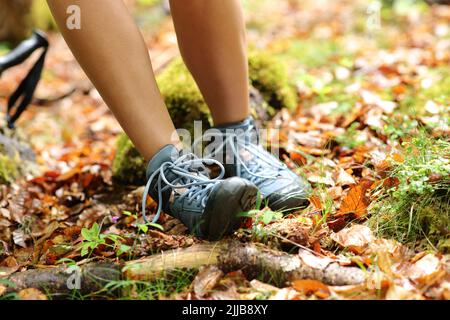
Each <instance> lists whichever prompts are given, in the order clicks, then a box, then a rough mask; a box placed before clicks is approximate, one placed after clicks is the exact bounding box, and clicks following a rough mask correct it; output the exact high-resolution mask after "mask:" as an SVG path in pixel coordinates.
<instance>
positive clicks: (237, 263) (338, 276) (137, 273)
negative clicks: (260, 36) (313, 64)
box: [8, 242, 365, 295]
mask: <svg viewBox="0 0 450 320" xmlns="http://www.w3.org/2000/svg"><path fill="white" fill-rule="evenodd" d="M212 264H217V265H218V266H219V268H220V269H222V270H223V271H224V272H230V271H234V270H239V269H241V270H242V271H243V272H244V274H245V275H246V276H247V277H248V278H249V280H250V279H254V278H256V277H259V276H261V275H263V276H264V278H265V279H266V280H267V281H269V282H272V283H275V284H277V285H287V284H288V283H289V282H291V281H294V280H297V279H314V280H319V281H322V282H324V283H326V284H329V285H351V284H358V283H362V282H363V281H364V279H365V275H364V272H363V271H362V270H360V269H359V268H355V267H343V266H340V265H339V264H338V263H336V262H330V263H327V264H326V265H324V264H323V263H319V264H318V266H311V264H310V263H309V264H308V263H307V262H305V261H304V260H303V259H302V257H301V256H300V255H292V254H287V253H284V252H279V251H275V250H271V249H268V248H266V247H264V246H262V245H254V244H248V243H240V242H223V243H220V242H219V243H214V244H213V243H209V244H208V243H207V244H197V245H194V246H192V247H189V248H185V249H176V250H170V251H167V252H162V253H159V254H155V255H152V256H150V257H147V258H143V259H140V260H133V261H129V262H127V263H125V265H119V264H114V263H89V264H86V265H83V266H80V269H78V271H74V270H73V268H72V269H70V267H67V266H59V267H55V268H49V269H34V270H28V271H24V272H20V273H16V274H13V275H11V276H10V277H9V278H8V280H9V281H10V282H12V283H13V284H14V286H13V287H11V288H10V289H9V291H18V290H21V289H25V288H37V289H40V290H42V291H44V292H47V293H50V294H56V295H67V294H71V293H73V289H75V288H77V287H78V288H79V290H80V293H82V294H89V293H93V292H97V291H99V290H101V289H102V288H103V287H104V286H105V285H106V284H107V283H108V282H111V281H118V280H121V279H127V280H139V281H151V280H154V279H155V278H157V277H161V276H164V273H166V272H169V271H171V270H174V269H181V268H186V269H197V268H199V267H201V266H204V265H212ZM77 281H78V282H77Z"/></svg>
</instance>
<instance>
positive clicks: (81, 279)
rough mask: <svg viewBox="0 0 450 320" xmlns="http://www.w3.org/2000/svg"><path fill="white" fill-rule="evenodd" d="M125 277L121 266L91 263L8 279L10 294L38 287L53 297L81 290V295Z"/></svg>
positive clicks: (35, 270)
mask: <svg viewBox="0 0 450 320" xmlns="http://www.w3.org/2000/svg"><path fill="white" fill-rule="evenodd" d="M121 277H122V274H121V266H120V265H119V264H114V263H104V262H103V263H99V262H97V263H96V262H92V263H88V264H86V265H83V266H80V267H78V268H73V267H67V266H59V267H56V268H48V269H32V270H27V271H23V272H17V273H15V274H13V275H11V276H10V277H9V278H8V280H9V282H11V283H12V285H11V286H9V287H8V292H16V291H20V290H22V289H26V288H36V289H39V290H41V291H42V292H45V293H50V294H52V296H67V295H70V294H72V293H73V292H74V290H79V293H81V294H82V295H87V294H90V293H93V292H97V291H99V290H102V289H103V288H104V287H105V285H106V284H107V283H109V282H111V281H118V280H120V279H121Z"/></svg>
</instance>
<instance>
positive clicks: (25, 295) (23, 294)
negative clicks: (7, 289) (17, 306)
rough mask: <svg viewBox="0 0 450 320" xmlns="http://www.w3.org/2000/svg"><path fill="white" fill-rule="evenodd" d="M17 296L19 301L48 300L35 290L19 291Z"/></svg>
mask: <svg viewBox="0 0 450 320" xmlns="http://www.w3.org/2000/svg"><path fill="white" fill-rule="evenodd" d="M17 295H18V296H19V298H20V299H21V300H48V298H47V296H46V295H45V294H43V293H42V292H41V291H40V290H38V289H35V288H28V289H23V290H20V291H19V293H18V294H17Z"/></svg>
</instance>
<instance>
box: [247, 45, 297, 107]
mask: <svg viewBox="0 0 450 320" xmlns="http://www.w3.org/2000/svg"><path fill="white" fill-rule="evenodd" d="M248 64H249V75H250V83H251V85H252V86H253V87H255V88H256V89H258V90H259V92H261V94H262V95H263V97H264V100H265V101H266V102H267V103H268V105H269V106H271V107H273V108H275V109H277V110H279V109H282V108H287V109H291V110H292V109H294V108H295V107H296V106H297V102H298V101H297V91H296V89H295V88H294V86H293V85H292V82H291V79H290V78H289V76H288V72H287V67H286V65H285V64H284V63H283V62H282V60H280V59H278V58H276V57H275V56H273V55H270V54H268V53H266V52H261V51H252V52H250V53H249V59H248Z"/></svg>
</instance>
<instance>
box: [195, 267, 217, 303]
mask: <svg viewBox="0 0 450 320" xmlns="http://www.w3.org/2000/svg"><path fill="white" fill-rule="evenodd" d="M223 276H224V274H223V272H222V270H220V269H219V268H218V267H217V266H206V267H203V268H201V269H200V271H199V272H198V274H197V276H196V277H195V279H194V281H193V282H192V286H193V288H194V293H195V295H196V296H197V297H198V298H203V297H204V296H206V295H207V294H208V293H209V292H210V291H211V290H212V289H213V288H214V287H215V286H216V285H217V283H218V282H219V281H220V279H222V277H223Z"/></svg>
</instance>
